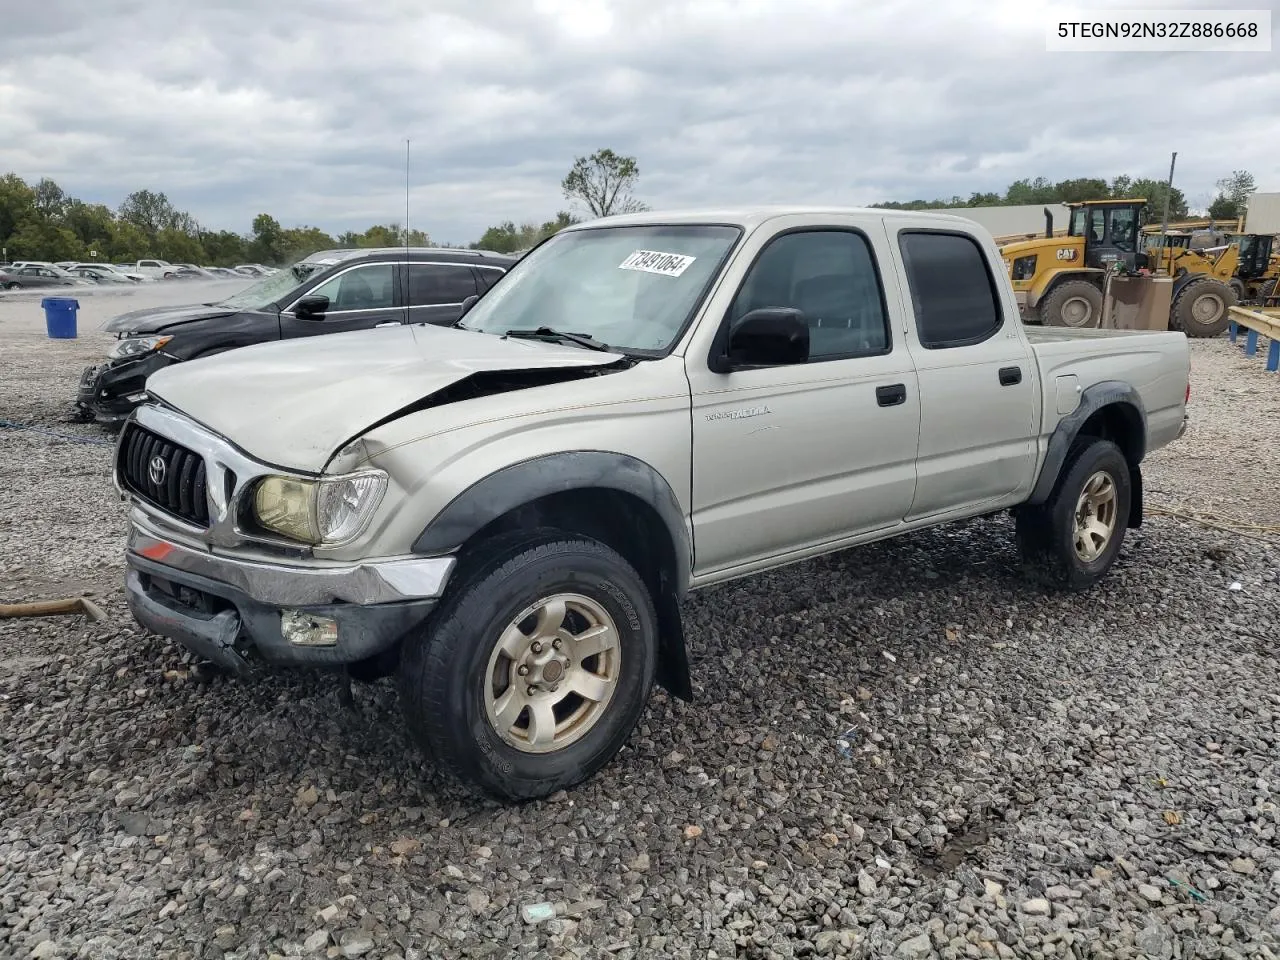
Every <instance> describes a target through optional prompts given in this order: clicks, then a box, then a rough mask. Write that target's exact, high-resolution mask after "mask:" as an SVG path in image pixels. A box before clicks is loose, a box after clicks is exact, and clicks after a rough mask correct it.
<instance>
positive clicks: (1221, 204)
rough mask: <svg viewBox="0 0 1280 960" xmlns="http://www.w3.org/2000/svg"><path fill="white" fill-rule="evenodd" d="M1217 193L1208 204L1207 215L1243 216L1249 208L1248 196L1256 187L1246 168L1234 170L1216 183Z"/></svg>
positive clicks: (1225, 217)
mask: <svg viewBox="0 0 1280 960" xmlns="http://www.w3.org/2000/svg"><path fill="white" fill-rule="evenodd" d="M1217 187H1218V195H1217V196H1216V197H1214V200H1213V203H1211V204H1209V216H1211V217H1213V218H1214V219H1215V220H1218V219H1222V220H1227V219H1230V218H1232V217H1243V216H1244V215H1245V213H1247V212H1248V210H1249V197H1250V196H1252V195H1253V193H1254V191H1256V190H1257V189H1258V187H1257V184H1256V183H1255V182H1254V179H1253V174H1251V173H1250V172H1249V171H1248V170H1234V171H1232V173H1231V176H1229V177H1223V178H1222V179H1221V180H1219V181H1218V183H1217Z"/></svg>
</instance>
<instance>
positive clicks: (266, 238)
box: [248, 213, 284, 265]
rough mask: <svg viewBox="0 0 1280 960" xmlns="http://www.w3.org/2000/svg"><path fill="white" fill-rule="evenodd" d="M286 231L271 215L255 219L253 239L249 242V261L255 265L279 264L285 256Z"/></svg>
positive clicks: (261, 215)
mask: <svg viewBox="0 0 1280 960" xmlns="http://www.w3.org/2000/svg"><path fill="white" fill-rule="evenodd" d="M283 240H284V230H283V228H282V227H281V226H280V221H279V220H277V219H276V218H275V217H273V216H271V214H269V213H260V214H258V215H257V216H256V217H254V218H253V239H252V240H250V241H249V249H248V254H249V259H250V260H251V261H253V262H254V263H265V264H272V265H274V264H277V263H280V262H281V261H282V259H283V256H284V251H283V249H282V246H283Z"/></svg>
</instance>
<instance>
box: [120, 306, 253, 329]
mask: <svg viewBox="0 0 1280 960" xmlns="http://www.w3.org/2000/svg"><path fill="white" fill-rule="evenodd" d="M240 312H242V311H240V310H236V309H233V308H232V307H222V306H218V305H217V304H214V305H213V306H210V305H209V304H205V303H193V304H188V305H187V306H185V307H152V308H150V309H147V310H132V311H130V312H129V313H122V314H120V316H118V317H112V318H111V319H110V320H108V321H107V322H106V323H104V324H103V325H102V329H103V330H107V331H110V332H111V333H154V332H155V331H157V330H164V329H165V328H166V327H172V326H174V325H176V324H179V323H191V322H192V321H193V320H212V319H213V318H214V317H229V316H231V315H232V314H236V313H240Z"/></svg>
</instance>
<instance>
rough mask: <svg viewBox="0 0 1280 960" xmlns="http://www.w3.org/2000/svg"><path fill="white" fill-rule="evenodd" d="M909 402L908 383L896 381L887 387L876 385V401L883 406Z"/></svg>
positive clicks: (894, 405)
mask: <svg viewBox="0 0 1280 960" xmlns="http://www.w3.org/2000/svg"><path fill="white" fill-rule="evenodd" d="M906 402H907V385H906V384H905V383H894V384H890V385H889V386H887V387H876V403H878V404H880V406H882V407H896V406H897V405H898V404H900V403H906Z"/></svg>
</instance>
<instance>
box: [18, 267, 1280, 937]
mask: <svg viewBox="0 0 1280 960" xmlns="http://www.w3.org/2000/svg"><path fill="white" fill-rule="evenodd" d="M146 295H147V296H158V295H159V294H158V292H157V291H149V292H147V293H146ZM165 295H166V296H173V295H174V294H172V293H171V292H169V291H166V292H165ZM141 296H143V294H141V293H140V294H139V297H141ZM86 299H87V298H86ZM136 299H137V298H135V300H136ZM191 299H199V298H198V297H192V298H191ZM84 302H85V301H82V303H84ZM137 305H138V303H136V302H134V303H129V304H128V307H129V308H133V307H135V306H137ZM92 309H93V310H97V311H98V313H99V314H100V315H102V316H105V315H106V313H107V312H109V311H107V308H105V307H103V306H102V305H101V304H100V303H99V304H98V305H97V306H95V307H93V308H92ZM118 309H125V306H123V305H122V306H119V308H118ZM87 312H91V311H88V310H82V313H81V329H82V339H80V340H77V341H71V342H61V343H60V342H51V341H48V340H46V339H44V338H43V336H42V334H41V332H40V318H39V313H38V302H37V301H30V300H28V301H17V302H15V301H13V300H11V299H6V300H5V301H3V302H0V374H3V376H0V410H3V415H2V418H3V419H6V420H14V421H20V422H23V423H31V424H35V425H37V426H39V427H41V428H43V429H47V430H53V431H56V432H59V433H65V434H74V435H77V436H80V437H84V438H87V439H99V440H101V439H104V438H109V434H106V433H105V432H103V431H101V430H99V429H98V428H95V427H90V426H85V425H77V424H70V423H66V422H64V421H63V417H64V414H65V411H66V409H67V402H68V401H69V399H70V396H71V394H72V392H73V391H74V388H75V382H76V377H77V375H78V372H79V367H80V365H82V364H83V363H86V362H89V361H90V360H92V359H94V358H95V357H96V356H97V355H98V354H100V353H101V352H103V351H104V350H105V347H106V344H107V340H106V339H105V337H104V336H103V335H101V334H96V333H93V332H92V330H91V325H90V324H88V323H86V322H85V318H86V313H87ZM1192 351H1193V363H1194V382H1193V393H1192V403H1191V413H1192V416H1193V417H1194V426H1193V427H1192V429H1191V431H1190V432H1189V434H1188V436H1187V437H1186V438H1184V440H1183V441H1181V442H1180V443H1178V444H1176V445H1174V446H1173V447H1171V448H1169V449H1168V450H1165V451H1161V452H1159V453H1158V454H1156V455H1154V456H1153V457H1152V459H1151V461H1150V463H1149V464H1148V465H1147V469H1146V473H1147V491H1146V493H1147V500H1148V503H1149V504H1150V505H1151V506H1152V507H1156V508H1165V509H1175V508H1181V509H1194V510H1197V511H1201V512H1213V513H1215V514H1218V515H1220V516H1223V517H1234V518H1236V519H1237V520H1241V521H1247V522H1251V523H1270V524H1275V523H1280V515H1277V507H1276V506H1275V505H1276V503H1277V502H1278V501H1277V499H1276V497H1275V495H1274V491H1275V490H1276V489H1277V488H1280V476H1278V475H1277V473H1278V471H1280V467H1278V466H1277V464H1280V458H1277V452H1280V443H1278V441H1280V426H1277V425H1278V424H1280V378H1277V377H1276V376H1274V375H1268V374H1265V373H1264V372H1263V369H1262V364H1261V363H1260V362H1255V361H1253V360H1245V359H1243V358H1241V357H1240V356H1239V355H1238V351H1234V349H1233V348H1232V347H1231V346H1230V345H1229V344H1227V343H1226V342H1225V340H1223V341H1215V342H1203V341H1193V343H1192ZM109 459H110V448H109V447H107V446H99V445H90V444H82V443H75V442H71V441H67V440H63V439H57V438H54V437H49V436H45V435H42V434H37V433H28V432H15V431H13V430H8V429H0V544H2V546H0V599H4V600H34V599H44V598H53V597H61V596H68V595H76V594H89V595H92V596H93V597H94V599H95V601H96V602H97V603H99V605H100V606H102V607H103V608H104V610H106V612H107V613H108V615H109V619H108V621H107V622H105V623H101V624H93V623H89V622H86V621H84V620H83V619H80V618H76V617H63V618H52V619H45V620H3V621H0V956H6V957H7V956H14V957H27V956H43V957H85V958H89V957H103V958H107V957H119V958H124V957H140V956H155V957H167V958H212V957H218V958H248V957H267V956H273V955H274V956H280V957H331V956H332V957H345V956H366V957H379V958H381V957H400V958H404V960H410V958H424V960H425V958H428V957H436V956H467V957H507V956H532V957H604V956H608V957H617V958H639V957H655V956H664V957H689V958H692V957H698V958H703V957H721V958H723V957H744V958H784V957H803V956H812V955H817V956H838V957H866V958H871V957H877V958H878V957H885V956H895V955H896V956H902V957H922V958H923V957H944V958H960V957H1035V958H1038V957H1079V958H1083V957H1117V958H1121V957H1141V956H1149V957H1193V956H1194V957H1205V958H1241V957H1248V958H1272V960H1274V958H1275V957H1276V956H1280V906H1278V903H1280V844H1278V843H1277V836H1276V831H1277V828H1278V826H1280V815H1278V813H1277V797H1276V793H1277V790H1278V789H1280V668H1278V666H1277V659H1276V655H1277V649H1280V647H1278V641H1280V627H1278V626H1277V625H1278V624H1280V583H1278V582H1277V561H1278V560H1280V542H1278V541H1277V540H1276V538H1274V537H1270V536H1269V535H1267V534H1265V533H1261V532H1258V531H1254V534H1255V535H1254V536H1252V537H1246V536H1242V535H1240V534H1237V533H1233V532H1230V531H1227V530H1217V529H1213V528H1209V527H1205V526H1202V525H1199V524H1195V523H1191V522H1188V521H1185V520H1180V519H1175V518H1171V517H1168V516H1163V515H1157V514H1153V515H1152V516H1151V517H1150V518H1149V520H1148V522H1147V523H1146V524H1145V525H1144V526H1143V528H1142V529H1141V530H1138V531H1131V532H1130V536H1129V537H1128V539H1127V540H1126V544H1125V547H1124V550H1123V552H1122V554H1121V556H1120V560H1119V563H1118V564H1117V566H1116V568H1115V570H1114V572H1113V575H1112V576H1111V577H1109V578H1108V579H1107V580H1106V582H1105V583H1104V584H1103V585H1101V586H1100V587H1099V588H1098V589H1095V590H1094V591H1092V592H1090V593H1089V594H1087V595H1084V596H1059V595H1050V594H1045V593H1043V592H1041V591H1040V590H1038V589H1037V588H1035V587H1033V586H1031V585H1029V584H1028V583H1027V582H1026V581H1025V580H1024V579H1023V578H1022V576H1021V575H1020V574H1019V572H1018V569H1017V558H1016V555H1015V553H1014V549H1013V546H1012V531H1011V525H1010V523H1009V522H1008V520H1007V519H988V520H983V521H976V522H973V523H968V524H960V525H954V526H951V527H947V528H945V529H940V530H934V531H929V532H925V533H920V534H917V535H913V536H910V537H905V538H902V539H899V540H895V541H893V542H890V543H884V544H879V545H875V546H872V547H868V548H865V549H862V550H857V551H853V552H849V553H847V554H844V555H840V556H836V557H831V558H826V559H823V560H819V561H815V562H812V563H807V564H800V565H796V566H792V567H788V568H786V569H783V570H779V571H776V572H774V573H770V574H767V575H764V576H761V577H757V578H755V579H753V580H748V581H742V582H739V583H734V584H729V585H726V586H722V587H719V588H716V589H713V590H709V591H707V592H705V593H702V594H699V595H696V596H694V597H693V598H691V599H690V600H689V601H688V603H687V604H686V606H685V611H684V612H685V616H686V618H687V628H688V634H689V637H690V641H691V644H692V648H693V656H694V681H695V687H696V693H697V701H696V702H695V703H693V704H685V703H681V702H678V701H674V700H672V699H671V698H669V697H667V696H666V695H664V694H661V693H659V694H658V695H656V696H655V698H654V700H653V703H652V705H651V707H650V709H649V710H648V712H647V713H646V715H645V717H644V719H643V722H642V724H641V726H640V728H639V729H638V730H637V731H636V734H635V736H634V738H633V739H632V741H631V743H630V744H629V745H628V746H627V747H626V748H625V750H624V751H623V752H622V754H621V755H620V756H619V757H618V759H617V760H616V761H615V762H614V763H613V764H611V765H610V766H609V767H608V768H607V769H605V770H604V771H602V772H601V774H600V775H598V776H597V777H595V778H594V779H593V780H592V781H590V782H589V783H587V784H584V785H583V786H581V787H579V788H577V789H574V790H572V791H569V792H567V793H561V794H558V795H557V796H555V797H553V798H550V799H549V800H545V801H539V802H534V803H530V804H526V805H522V806H508V807H503V806H497V805H494V804H489V803H485V802H482V801H478V800H475V799H473V798H472V797H471V796H469V795H467V794H464V793H462V792H461V791H459V790H458V789H457V788H455V787H454V786H453V785H452V784H450V783H448V782H446V781H444V780H442V779H441V778H440V777H439V776H437V775H436V773H435V772H434V771H433V770H432V768H431V767H430V766H429V765H428V764H425V763H424V762H422V761H421V760H420V759H419V757H418V754H417V753H416V752H415V750H414V749H413V747H412V745H411V744H410V742H409V740H408V738H407V737H406V736H405V734H404V732H403V730H402V728H401V725H400V722H399V716H398V711H397V706H396V697H395V693H394V689H393V687H392V686H391V685H390V684H389V683H387V682H380V683H377V684H374V685H369V686H363V685H357V686H356V687H355V689H354V697H353V698H352V701H351V702H345V704H344V699H343V698H342V697H341V696H340V691H341V686H342V684H341V682H340V680H339V678H338V677H337V676H335V675H332V674H326V673H309V672H286V673H282V674H278V675H273V676H267V677H264V678H261V679H256V680H249V681H236V680H231V679H228V678H225V677H222V676H219V675H212V674H210V673H208V672H207V671H202V670H200V669H198V668H197V665H195V664H193V663H192V662H191V660H190V658H189V657H188V656H186V655H185V654H184V653H183V652H182V651H181V650H180V649H179V648H178V647H176V646H175V645H173V644H171V643H168V642H166V641H164V640H161V639H160V638H158V637H154V636H151V635H148V634H146V633H144V632H142V631H141V630H139V629H138V628H136V627H135V626H134V625H133V621H132V620H131V619H130V617H129V614H128V611H127V609H126V607H125V605H124V602H123V598H122V595H121V589H120V581H121V574H122V566H121V549H122V533H123V511H122V509H121V506H120V504H119V503H118V501H117V500H116V498H115V496H114V494H113V492H112V490H111V488H110V482H109ZM1232 583H1239V584H1240V585H1241V589H1239V590H1238V591H1232V590H1231V589H1230V585H1231V584H1232ZM885 654H888V656H886V655H885ZM1170 813H1172V814H1175V815H1176V816H1169V814H1170ZM694 828H696V829H694ZM541 902H546V903H550V904H552V905H553V906H552V908H551V911H550V913H551V918H550V919H544V920H535V921H534V922H526V921H525V920H524V919H523V918H522V917H521V913H520V908H521V907H522V906H525V905H530V904H534V903H541ZM1031 906H1034V909H1027V908H1028V907H1031Z"/></svg>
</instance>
